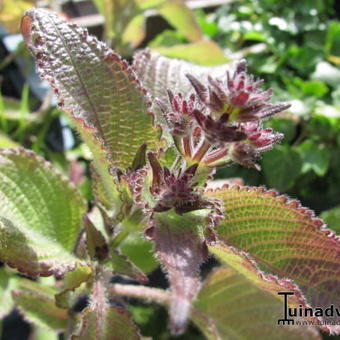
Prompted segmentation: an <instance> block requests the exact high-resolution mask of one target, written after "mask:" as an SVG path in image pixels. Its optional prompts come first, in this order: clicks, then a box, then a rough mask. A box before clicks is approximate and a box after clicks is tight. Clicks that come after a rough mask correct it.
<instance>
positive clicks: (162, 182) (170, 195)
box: [148, 152, 214, 214]
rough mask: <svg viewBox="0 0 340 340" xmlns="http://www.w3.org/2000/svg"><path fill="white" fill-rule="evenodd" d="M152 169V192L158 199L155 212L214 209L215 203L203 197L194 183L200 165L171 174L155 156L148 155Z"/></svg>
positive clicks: (179, 212) (154, 208)
mask: <svg viewBox="0 0 340 340" xmlns="http://www.w3.org/2000/svg"><path fill="white" fill-rule="evenodd" d="M148 158H149V162H150V165H151V168H152V185H151V187H150V191H151V193H152V195H153V196H154V197H155V198H156V202H157V203H156V204H155V206H154V207H153V211H154V212H163V211H167V210H170V209H172V208H174V210H175V211H176V213H178V214H183V213H186V212H189V211H193V210H198V209H206V208H213V207H214V205H213V203H212V202H211V201H210V200H208V199H205V198H202V197H201V192H200V191H199V190H197V189H195V187H196V185H197V183H194V182H193V179H194V176H195V173H196V170H197V167H198V165H197V164H194V165H191V166H190V167H188V168H187V169H186V170H184V171H183V172H182V171H181V170H178V171H177V173H174V172H171V171H170V170H169V168H167V167H166V166H163V167H162V166H161V165H160V164H159V162H158V159H157V157H156V156H155V154H153V153H152V152H150V153H149V154H148Z"/></svg>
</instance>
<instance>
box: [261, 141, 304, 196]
mask: <svg viewBox="0 0 340 340" xmlns="http://www.w3.org/2000/svg"><path fill="white" fill-rule="evenodd" d="M262 166H263V171H264V174H265V176H266V180H267V183H268V184H269V186H271V187H273V188H275V189H277V190H280V191H286V190H288V189H290V188H291V187H292V186H293V185H294V184H295V180H296V178H297V177H298V176H299V175H300V173H301V168H302V160H301V158H300V155H299V153H298V152H297V151H295V150H294V149H291V148H290V147H288V146H284V145H280V146H277V147H276V148H275V149H274V150H271V151H268V152H266V153H265V154H264V155H263V160H262Z"/></svg>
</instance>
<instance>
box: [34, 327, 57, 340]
mask: <svg viewBox="0 0 340 340" xmlns="http://www.w3.org/2000/svg"><path fill="white" fill-rule="evenodd" d="M58 339H59V335H58V333H56V332H55V331H52V330H49V329H44V328H39V327H36V328H35V329H34V331H33V334H32V339H30V340H58Z"/></svg>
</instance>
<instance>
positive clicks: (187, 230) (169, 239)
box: [148, 210, 207, 335]
mask: <svg viewBox="0 0 340 340" xmlns="http://www.w3.org/2000/svg"><path fill="white" fill-rule="evenodd" d="M206 224H207V213H206V211H205V210H197V211H193V212H190V213H186V214H183V215H178V214H177V213H175V212H174V211H173V210H170V211H169V212H163V213H155V214H154V216H153V221H152V227H150V228H149V231H148V235H149V236H150V237H151V238H152V239H153V240H154V242H155V248H156V256H157V258H158V259H159V261H160V262H161V264H162V266H163V270H164V272H165V273H166V274H167V277H168V281H169V285H170V305H169V319H170V321H169V323H170V330H171V333H172V334H173V335H179V334H182V333H183V332H184V331H185V329H186V326H187V322H188V318H189V316H190V313H191V304H192V301H193V299H194V298H195V297H196V294H197V293H198V291H199V289H200V275H199V266H200V265H201V264H202V263H203V262H204V261H205V260H206V257H207V249H206V244H205V242H204V239H203V237H202V233H203V229H204V227H205V225H206Z"/></svg>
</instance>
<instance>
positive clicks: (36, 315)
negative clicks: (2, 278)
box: [12, 282, 69, 331]
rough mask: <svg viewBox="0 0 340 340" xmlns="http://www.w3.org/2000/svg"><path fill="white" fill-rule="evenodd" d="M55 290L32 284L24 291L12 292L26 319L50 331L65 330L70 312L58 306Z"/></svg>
mask: <svg viewBox="0 0 340 340" xmlns="http://www.w3.org/2000/svg"><path fill="white" fill-rule="evenodd" d="M54 293H55V291H54V289H52V288H50V289H48V288H47V287H43V286H40V285H39V284H38V283H35V282H31V283H29V284H27V285H26V286H25V287H24V289H17V290H14V291H13V292H12V295H13V299H14V301H15V304H16V306H17V307H18V308H19V310H20V312H21V313H22V314H23V315H24V317H25V319H26V320H27V321H29V322H32V323H33V324H35V325H37V326H39V327H42V328H46V329H49V330H55V331H58V330H64V329H65V328H66V325H67V319H68V318H69V316H68V312H67V310H65V309H61V308H59V307H57V306H56V304H55V300H54Z"/></svg>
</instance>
